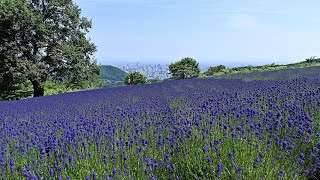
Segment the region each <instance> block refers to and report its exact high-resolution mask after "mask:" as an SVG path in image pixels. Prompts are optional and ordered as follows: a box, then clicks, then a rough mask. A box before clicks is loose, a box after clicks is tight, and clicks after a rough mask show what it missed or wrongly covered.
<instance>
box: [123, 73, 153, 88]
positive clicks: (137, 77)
mask: <svg viewBox="0 0 320 180" xmlns="http://www.w3.org/2000/svg"><path fill="white" fill-rule="evenodd" d="M124 83H125V84H127V85H136V84H146V83H148V80H147V77H146V76H145V75H143V74H142V73H141V72H131V73H129V74H127V76H126V77H125V78H124Z"/></svg>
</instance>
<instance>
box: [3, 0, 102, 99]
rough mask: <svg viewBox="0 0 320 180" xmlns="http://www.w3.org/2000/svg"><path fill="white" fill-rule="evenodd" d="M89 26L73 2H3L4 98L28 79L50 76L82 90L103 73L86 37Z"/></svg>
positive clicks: (94, 47)
mask: <svg viewBox="0 0 320 180" xmlns="http://www.w3.org/2000/svg"><path fill="white" fill-rule="evenodd" d="M90 28H91V21H89V20H88V19H87V18H85V17H81V10H80V9H79V7H78V6H77V5H75V4H74V3H73V2H72V0H55V1H50V0H43V1H36V0H30V1H26V0H1V1H0V37H1V38H0V77H1V78H0V94H1V96H2V98H3V99H10V98H11V97H9V95H10V94H15V93H16V92H17V91H18V90H21V89H19V88H21V87H22V86H21V84H24V83H26V81H28V80H30V81H31V80H38V81H41V82H45V80H46V79H48V78H49V77H51V78H52V79H53V80H54V81H60V82H68V83H70V84H73V86H75V87H78V88H83V83H81V82H82V81H83V80H89V79H90V78H91V76H94V75H95V74H99V71H100V69H99V68H98V66H97V64H96V62H95V61H94V60H92V57H93V53H94V52H95V51H96V46H95V45H94V44H93V43H91V42H90V41H89V40H88V39H87V37H86V33H87V32H88V31H89V29H90ZM78 85H79V86H78ZM17 96H18V95H17Z"/></svg>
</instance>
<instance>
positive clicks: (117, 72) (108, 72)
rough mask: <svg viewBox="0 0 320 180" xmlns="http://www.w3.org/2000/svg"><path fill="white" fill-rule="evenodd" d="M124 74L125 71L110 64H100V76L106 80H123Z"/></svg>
mask: <svg viewBox="0 0 320 180" xmlns="http://www.w3.org/2000/svg"><path fill="white" fill-rule="evenodd" d="M126 75H127V73H126V72H124V71H122V70H121V69H119V68H117V67H114V66H110V65H102V66H101V71H100V77H101V78H102V79H104V80H106V81H108V82H112V83H113V82H120V81H123V79H124V78H125V76H126Z"/></svg>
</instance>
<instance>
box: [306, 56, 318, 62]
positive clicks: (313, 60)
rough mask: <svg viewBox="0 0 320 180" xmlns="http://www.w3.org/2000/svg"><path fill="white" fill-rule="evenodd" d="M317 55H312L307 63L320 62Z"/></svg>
mask: <svg viewBox="0 0 320 180" xmlns="http://www.w3.org/2000/svg"><path fill="white" fill-rule="evenodd" d="M316 57H317V56H311V57H310V58H308V59H306V62H307V63H320V58H316Z"/></svg>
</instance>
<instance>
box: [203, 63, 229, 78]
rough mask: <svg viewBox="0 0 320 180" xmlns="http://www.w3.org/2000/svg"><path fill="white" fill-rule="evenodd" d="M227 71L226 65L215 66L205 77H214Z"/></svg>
mask: <svg viewBox="0 0 320 180" xmlns="http://www.w3.org/2000/svg"><path fill="white" fill-rule="evenodd" d="M225 69H226V66H224V65H219V66H213V67H210V68H209V69H208V71H207V72H205V75H207V76H212V75H214V74H217V73H219V72H222V71H223V70H225Z"/></svg>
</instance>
